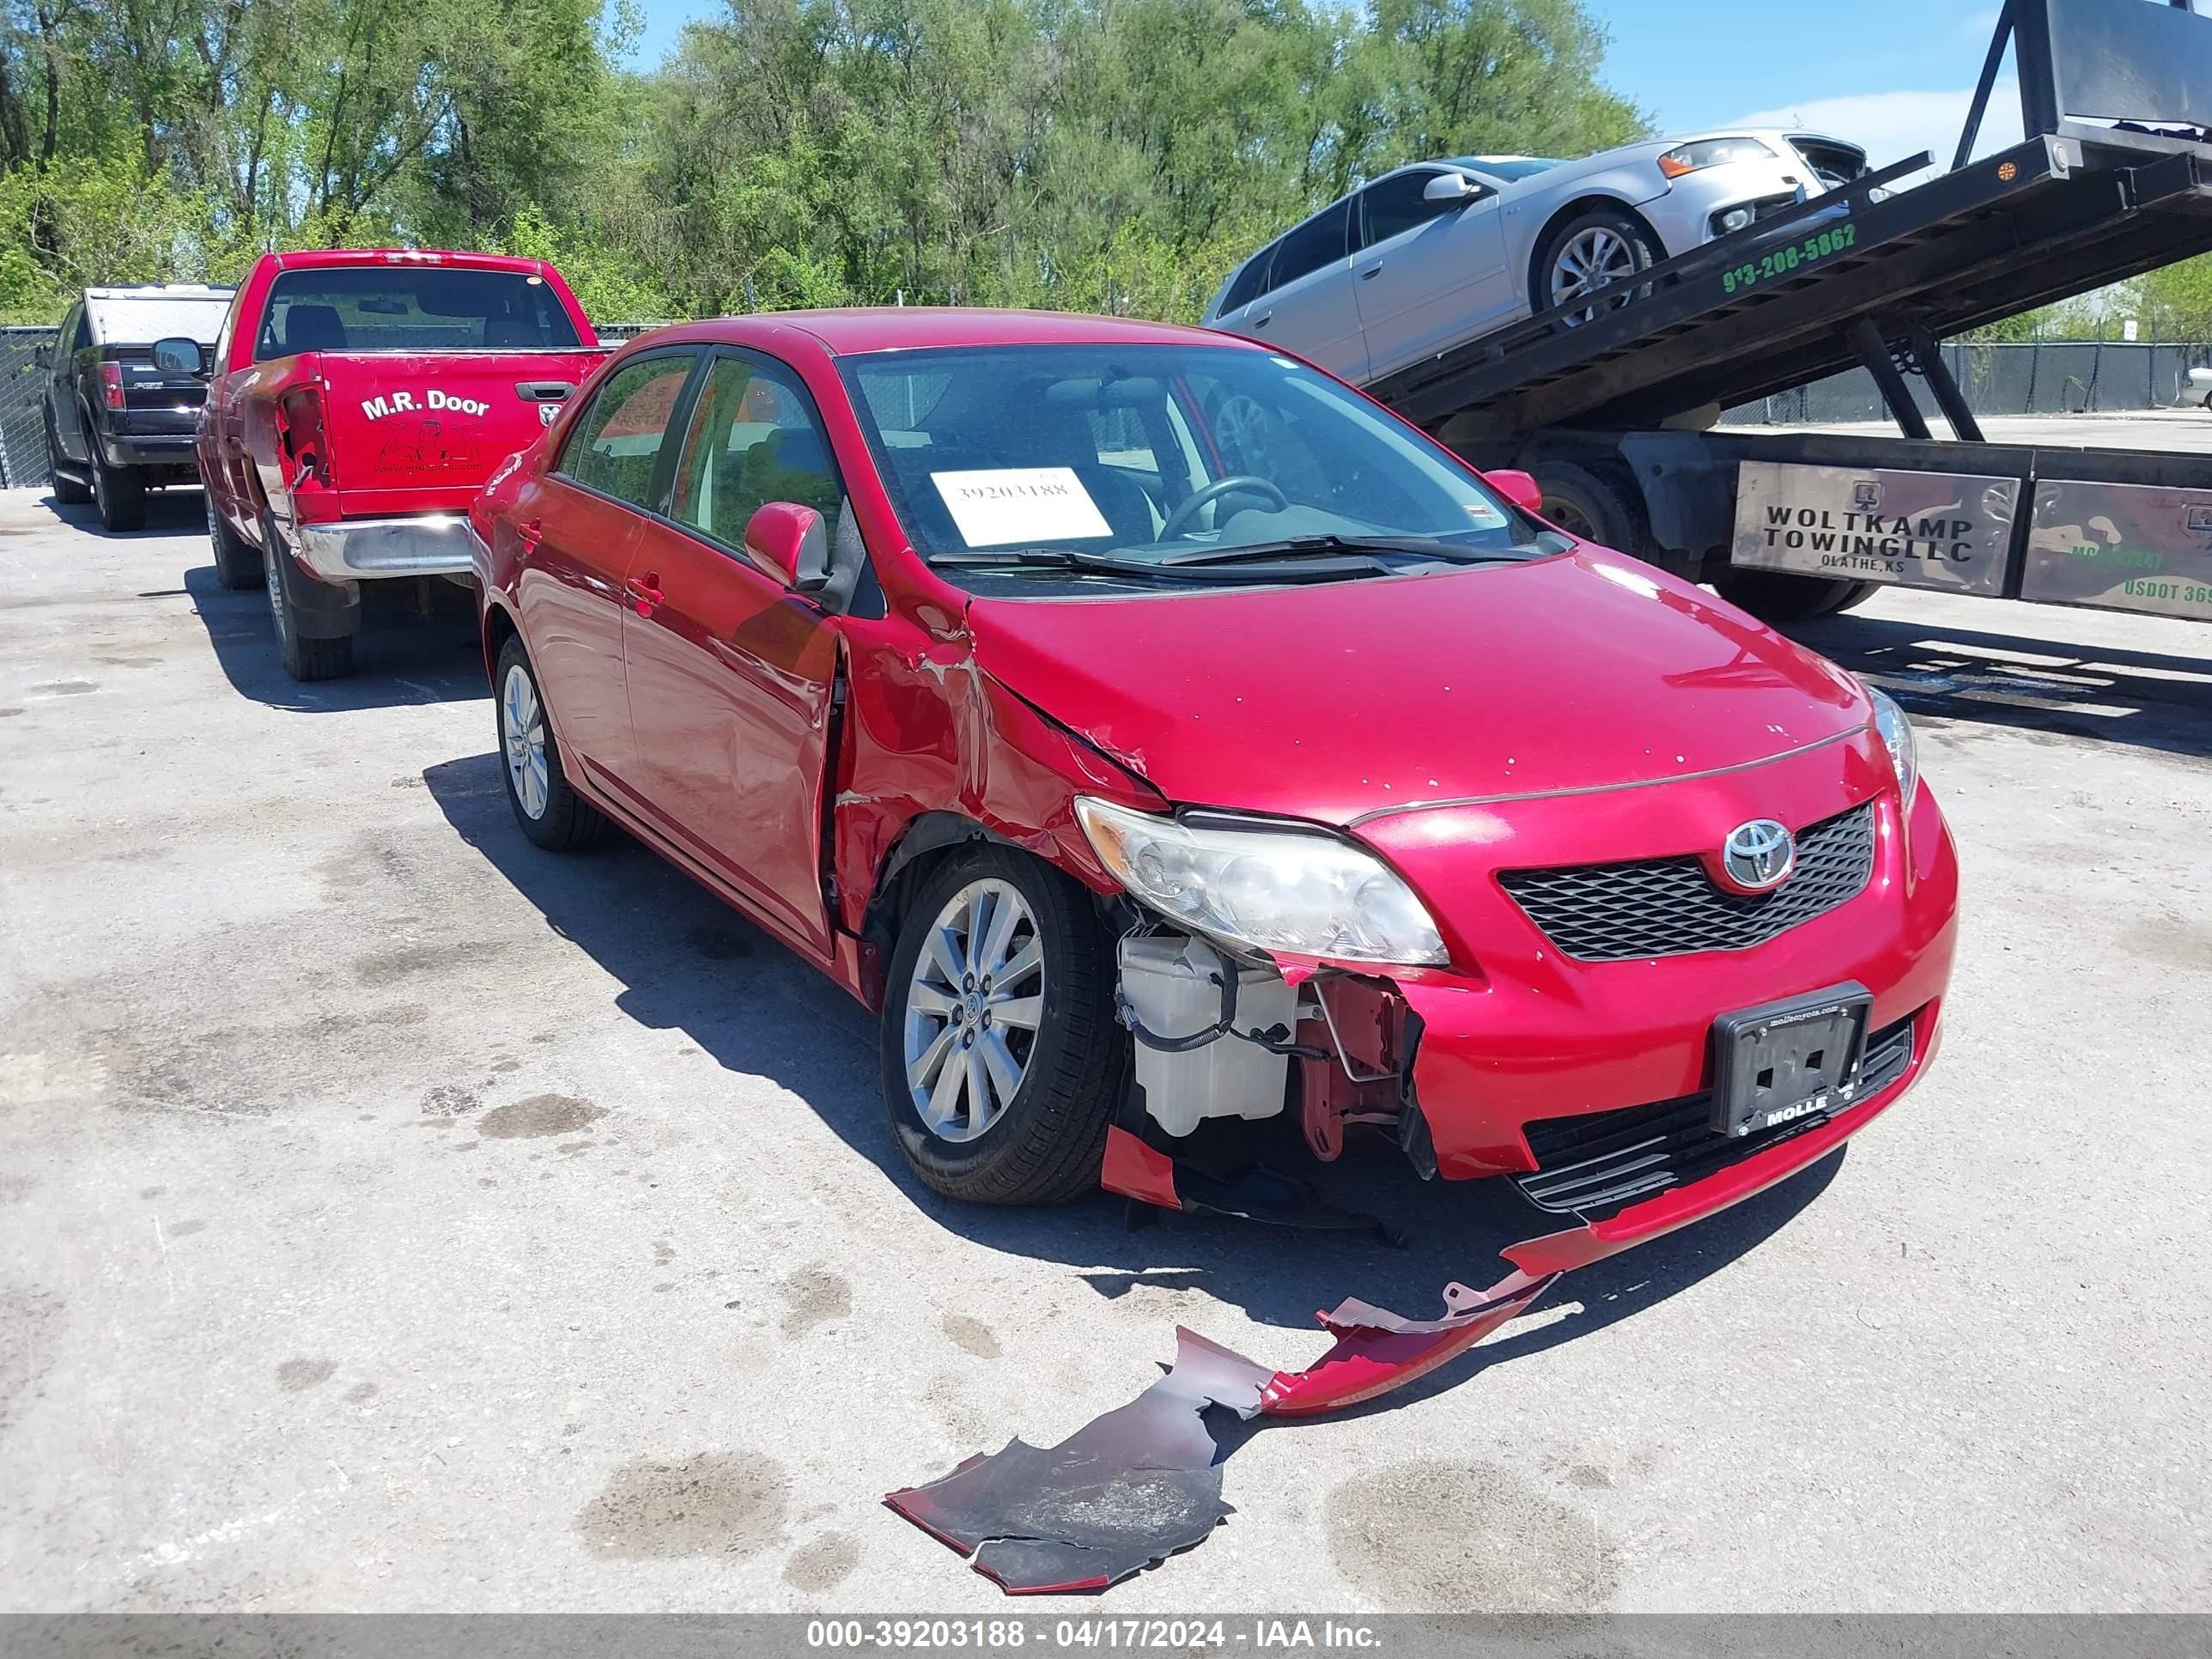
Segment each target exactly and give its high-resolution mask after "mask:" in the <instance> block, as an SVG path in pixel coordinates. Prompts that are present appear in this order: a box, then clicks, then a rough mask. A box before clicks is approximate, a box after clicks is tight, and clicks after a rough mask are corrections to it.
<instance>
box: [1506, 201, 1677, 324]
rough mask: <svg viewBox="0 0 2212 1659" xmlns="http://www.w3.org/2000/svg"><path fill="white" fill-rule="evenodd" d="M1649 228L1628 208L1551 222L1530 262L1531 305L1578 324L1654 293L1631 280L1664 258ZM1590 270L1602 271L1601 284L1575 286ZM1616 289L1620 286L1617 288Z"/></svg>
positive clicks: (1564, 321) (1646, 285)
mask: <svg viewBox="0 0 2212 1659" xmlns="http://www.w3.org/2000/svg"><path fill="white" fill-rule="evenodd" d="M1666 257H1667V256H1666V253H1665V251H1664V250H1663V249H1662V248H1661V246H1659V242H1658V239H1657V238H1656V237H1655V236H1653V235H1652V234H1651V228H1650V226H1649V225H1647V224H1645V223H1644V221H1643V220H1641V219H1639V218H1638V217H1637V216H1636V215H1635V214H1633V213H1632V212H1630V211H1629V210H1627V209H1626V208H1621V207H1593V208H1589V209H1585V210H1583V212H1581V213H1578V214H1577V215H1575V216H1574V217H1573V218H1571V219H1568V220H1565V221H1563V222H1560V223H1559V224H1556V225H1553V227H1552V228H1551V229H1550V230H1548V231H1547V232H1546V233H1545V235H1544V239H1543V240H1542V241H1541V242H1540V243H1539V244H1538V245H1537V247H1536V257H1535V258H1534V260H1533V261H1531V262H1530V264H1529V267H1528V308H1529V310H1530V311H1531V312H1533V313H1534V314H1536V315H1537V316H1540V317H1541V316H1544V315H1546V314H1547V313H1551V314H1556V316H1557V317H1558V319H1559V324H1560V325H1561V326H1563V327H1566V328H1574V327H1577V325H1580V324H1583V323H1584V322H1589V321H1592V320H1594V319H1595V317H1597V316H1600V315H1602V314H1603V313H1606V312H1607V311H1617V310H1619V309H1620V307H1622V306H1625V305H1632V304H1633V303H1634V302H1635V301H1638V300H1641V299H1643V298H1644V296H1645V295H1648V294H1650V292H1651V285H1650V283H1637V282H1633V281H1631V280H1629V279H1631V278H1632V277H1634V276H1636V275H1638V273H1639V272H1642V271H1646V270H1650V269H1651V267H1652V266H1654V265H1656V264H1658V263H1659V262H1660V261H1661V260H1662V259H1663V258H1666ZM1583 272H1590V273H1595V274H1596V275H1600V276H1604V277H1605V278H1606V281H1605V282H1604V283H1602V284H1601V288H1602V289H1603V291H1604V297H1603V298H1598V297H1595V296H1596V295H1597V294H1598V293H1599V289H1583V290H1581V291H1580V292H1575V291H1573V284H1574V283H1577V282H1578V281H1586V280H1587V276H1578V275H1577V273H1583ZM1616 290H1617V291H1616Z"/></svg>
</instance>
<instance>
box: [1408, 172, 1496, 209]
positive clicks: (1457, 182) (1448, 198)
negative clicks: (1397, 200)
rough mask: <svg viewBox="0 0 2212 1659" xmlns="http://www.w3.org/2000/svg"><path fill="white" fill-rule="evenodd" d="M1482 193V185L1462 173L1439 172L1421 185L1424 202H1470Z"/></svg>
mask: <svg viewBox="0 0 2212 1659" xmlns="http://www.w3.org/2000/svg"><path fill="white" fill-rule="evenodd" d="M1481 194H1482V186H1481V185H1478V184H1476V183H1475V182H1474V179H1470V178H1468V176H1467V175H1466V174H1465V173H1438V174H1437V175H1436V177H1434V178H1433V179H1430V180H1429V182H1428V183H1427V184H1425V185H1422V186H1421V199H1422V200H1423V201H1424V202H1470V201H1473V200H1474V198H1475V197H1478V196H1480V195H1481Z"/></svg>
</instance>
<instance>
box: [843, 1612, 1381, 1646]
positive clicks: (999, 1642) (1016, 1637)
mask: <svg viewBox="0 0 2212 1659" xmlns="http://www.w3.org/2000/svg"><path fill="white" fill-rule="evenodd" d="M806 1645H807V1646H808V1647H810V1648H817V1649H825V1650H831V1651H836V1650H841V1649H843V1650H862V1649H870V1648H873V1649H913V1650H927V1649H935V1650H946V1649H950V1650H959V1649H963V1648H964V1649H971V1650H980V1651H982V1652H986V1653H989V1652H1004V1651H1008V1650H1017V1649H1022V1648H1027V1647H1032V1646H1034V1647H1036V1648H1038V1649H1039V1650H1042V1651H1045V1652H1053V1651H1055V1650H1057V1651H1060V1652H1075V1651H1079V1650H1097V1649H1108V1650H1129V1651H1139V1652H1159V1653H1166V1652H1186V1651H1190V1650H1216V1651H1224V1650H1225V1651H1231V1652H1236V1651H1243V1652H1246V1653H1291V1652H1296V1651H1298V1650H1302V1649H1322V1648H1327V1649H1333V1650H1340V1651H1341V1650H1364V1651H1373V1650H1376V1649H1379V1648H1380V1647H1381V1646H1382V1645H1383V1639H1382V1636H1381V1634H1380V1632H1377V1631H1376V1630H1375V1629H1374V1627H1373V1626H1370V1625H1366V1624H1362V1623H1360V1622H1358V1620H1335V1619H1319V1620H1313V1619H1267V1618H1254V1619H1250V1620H1225V1619H1055V1620H1050V1621H1047V1620H1042V1619H1037V1620H1027V1619H1004V1618H994V1619H944V1618H939V1619H816V1620H809V1621H808V1623H807V1626H806Z"/></svg>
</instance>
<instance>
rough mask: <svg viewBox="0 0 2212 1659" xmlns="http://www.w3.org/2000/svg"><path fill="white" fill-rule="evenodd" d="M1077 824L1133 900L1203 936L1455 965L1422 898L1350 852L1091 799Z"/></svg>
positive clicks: (1375, 862) (1320, 953)
mask: <svg viewBox="0 0 2212 1659" xmlns="http://www.w3.org/2000/svg"><path fill="white" fill-rule="evenodd" d="M1075 815H1076V817H1077V818H1078V819H1079V820H1080V821H1081V823H1082V824H1083V833H1084V834H1085V835H1086V836H1090V837H1091V846H1092V847H1094V848H1097V853H1098V856H1099V857H1100V859H1102V860H1104V862H1105V865H1106V867H1107V869H1109V870H1110V871H1111V872H1113V874H1114V878H1115V880H1117V881H1119V882H1120V883H1121V885H1122V886H1124V887H1126V888H1127V889H1128V890H1129V892H1130V894H1131V895H1132V896H1133V897H1135V898H1138V899H1140V900H1142V901H1143V902H1145V903H1146V904H1148V905H1150V906H1152V908H1153V909H1155V910H1158V912H1159V913H1160V914H1161V915H1164V916H1166V917H1168V918H1169V919H1170V921H1177V922H1181V923H1182V925H1183V926H1184V927H1188V928H1190V929H1191V930H1192V931H1193V932H1194V933H1208V934H1212V936H1213V937H1215V938H1216V939H1226V940H1231V941H1232V942H1235V943H1237V944H1242V945H1251V946H1253V947H1254V948H1255V949H1257V950H1261V951H1291V952H1293V953H1295V954H1297V955H1299V956H1308V957H1337V958H1339V959H1343V960H1351V961H1358V962H1396V963H1442V962H1443V961H1445V960H1446V957H1445V955H1444V942H1443V938H1442V937H1441V936H1440V935H1439V934H1438V933H1437V925H1436V923H1435V922H1434V921H1431V920H1430V918H1429V913H1428V911H1427V910H1426V909H1425V908H1422V904H1421V902H1420V900H1419V899H1418V898H1415V897H1414V896H1413V890H1412V889H1411V888H1409V887H1407V885H1406V884H1405V883H1404V882H1403V881H1401V879H1400V878H1398V875H1397V873H1396V872H1394V871H1393V870H1391V869H1390V868H1389V866H1387V865H1385V864H1384V863H1383V861H1382V860H1380V859H1378V858H1376V856H1375V855H1374V854H1371V853H1368V852H1364V851H1363V850H1361V849H1360V848H1357V847H1355V846H1353V845H1352V843H1351V842H1347V841H1341V840H1339V839H1338V838H1337V837H1336V836H1329V835H1322V834H1311V833H1301V832H1299V831H1296V830H1291V829H1243V828H1236V829H1227V828H1223V829H1215V828H1212V827H1194V826H1192V825H1189V824H1184V823H1176V821H1175V820H1174V819H1172V818H1164V817H1158V816H1156V815H1154V814H1152V813H1150V812H1133V811H1129V810H1128V809H1127V807H1121V806H1115V805H1113V804H1112V803H1110V802H1108V801H1103V800H1095V799H1091V798H1090V797H1088V796H1085V797H1084V798H1082V799H1079V800H1078V801H1077V802H1076V803H1075Z"/></svg>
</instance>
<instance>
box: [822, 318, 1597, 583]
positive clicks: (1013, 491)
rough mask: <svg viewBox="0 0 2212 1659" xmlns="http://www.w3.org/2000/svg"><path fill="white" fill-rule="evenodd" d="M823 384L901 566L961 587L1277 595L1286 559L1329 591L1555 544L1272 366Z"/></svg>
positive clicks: (891, 359)
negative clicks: (1236, 585)
mask: <svg viewBox="0 0 2212 1659" xmlns="http://www.w3.org/2000/svg"><path fill="white" fill-rule="evenodd" d="M841 367H842V371H843V373H844V374H845V377H846V381H847V384H848V387H849V388H850V390H851V392H852V393H853V400H854V404H855V406H856V407H857V408H858V409H859V410H860V414H861V416H862V421H861V424H862V426H863V428H864V429H865V430H866V434H867V438H868V441H869V444H870V446H871V447H872V449H873V450H874V453H875V457H876V461H877V465H878V470H879V471H881V473H882V474H883V476H884V483H885V484H886V486H887V488H888V489H890V494H891V496H892V500H893V504H894V505H895V506H896V507H897V509H898V513H899V518H900V520H901V522H902V524H903V525H904V526H905V527H906V529H907V532H908V534H909V535H910V536H911V537H912V538H913V541H914V545H915V550H917V551H918V552H920V553H921V555H922V556H923V557H924V558H926V559H928V560H929V561H930V562H932V563H933V564H934V565H936V566H937V567H938V568H939V569H940V570H944V571H945V572H946V573H947V574H948V578H949V579H950V580H955V581H963V585H970V586H972V584H971V583H967V582H965V577H966V575H967V574H972V573H973V572H975V571H978V570H983V569H1000V570H1003V569H1005V568H1008V567H1012V566H1016V565H1027V566H1030V567H1031V568H1045V569H1051V568H1060V569H1062V570H1065V569H1066V568H1067V567H1068V566H1070V565H1071V564H1078V565H1080V566H1081V568H1086V569H1090V570H1092V571H1093V572H1094V574H1101V573H1103V574H1114V575H1118V576H1121V577H1122V578H1124V579H1134V580H1146V579H1151V580H1168V579H1170V577H1180V576H1183V575H1185V574H1189V573H1194V572H1195V571H1196V570H1199V569H1203V570H1205V571H1206V574H1208V575H1210V576H1214V577H1217V578H1218V577H1220V576H1221V575H1222V573H1225V572H1229V571H1231V570H1232V569H1234V570H1237V571H1239V572H1241V573H1242V574H1243V575H1245V576H1246V577H1248V578H1251V579H1258V578H1260V577H1261V576H1263V575H1271V576H1273V578H1274V579H1277V580H1282V579H1285V577H1284V576H1283V574H1282V572H1283V570H1285V569H1287V568H1289V565H1288V564H1286V563H1285V561H1298V562H1309V563H1315V565H1316V568H1314V569H1313V570H1312V571H1311V572H1310V576H1311V579H1316V580H1318V579H1322V578H1323V577H1328V578H1331V579H1340V578H1343V577H1345V576H1347V575H1373V574H1391V573H1392V572H1395V571H1396V570H1399V569H1401V568H1435V567H1436V566H1437V564H1438V563H1439V562H1449V563H1467V562H1490V561H1493V560H1496V559H1501V558H1518V557H1528V556H1534V555H1535V554H1538V553H1548V552H1553V551H1556V550H1559V546H1560V545H1564V543H1561V542H1559V538H1556V537H1552V536H1549V535H1548V533H1547V532H1545V531H1544V530H1543V528H1542V526H1539V525H1537V524H1535V523H1534V522H1533V521H1532V520H1529V519H1528V518H1526V517H1525V516H1523V515H1522V513H1519V512H1517V511H1516V509H1515V508H1514V507H1511V506H1510V504H1509V503H1507V502H1506V501H1504V500H1502V499H1501V498H1500V497H1498V496H1497V495H1494V494H1492V492H1491V491H1490V490H1489V489H1487V488H1486V486H1485V485H1484V484H1483V483H1481V482H1480V480H1479V479H1478V478H1477V477H1475V476H1474V473H1473V472H1472V471H1469V470H1468V468H1467V467H1466V466H1465V465H1462V464H1461V463H1460V462H1458V461H1457V460H1455V459H1454V458H1453V457H1452V456H1450V455H1449V453H1447V452H1445V451H1443V450H1441V449H1439V448H1438V447H1436V446H1435V445H1434V444H1432V443H1431V442H1430V441H1427V440H1426V439H1425V438H1423V437H1422V436H1421V435H1419V434H1418V433H1416V432H1414V431H1413V430H1412V429H1411V428H1407V427H1406V426H1404V425H1402V424H1401V423H1400V422H1397V421H1396V420H1395V419H1393V418H1392V417H1390V416H1388V415H1385V414H1383V412H1382V411H1380V410H1376V408H1375V407H1374V406H1373V405H1372V404H1369V403H1368V402H1367V401H1366V400H1365V399H1364V398H1360V397H1358V396H1357V395H1355V394H1353V393H1352V392H1348V391H1346V389H1345V388H1344V387H1343V386H1340V385H1338V384H1337V383H1336V382H1335V381H1334V380H1330V379H1329V378H1328V376H1327V375H1325V374H1321V373H1319V372H1318V371H1316V370H1315V369H1311V368H1306V367H1304V365H1302V364H1299V363H1297V362H1292V361H1291V359H1289V358H1287V357H1279V356H1275V355H1274V354H1273V353H1271V352H1264V351H1254V350H1250V349H1245V348H1242V347H1237V346H1228V345H1223V346H1207V345H1181V344H1177V345H1128V346H1120V345H1114V346H1097V345H1080V346H1079V345H1022V346H989V347H969V348H957V349H944V350H924V351H901V352H896V353H889V352H887V353H883V354H880V355H874V356H861V357H855V358H848V359H847V360H845V361H844V362H843V363H842V365H841ZM1555 544H1557V545H1555ZM1330 560H1333V561H1334V563H1333V564H1331V563H1329V562H1328V561H1330ZM1270 561H1273V563H1271V562H1270ZM1247 567H1249V568H1247ZM1302 574H1303V573H1302ZM1288 579H1291V580H1297V579H1302V576H1292V577H1290V578H1288Z"/></svg>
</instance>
